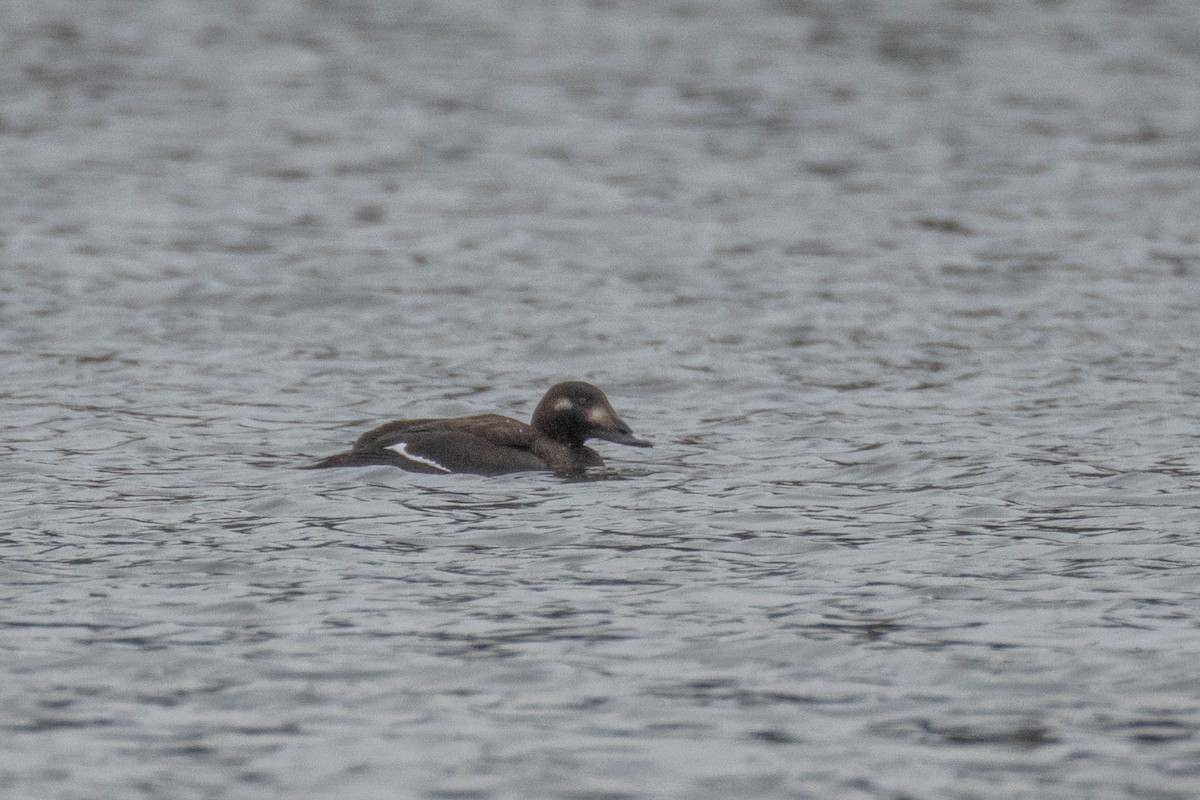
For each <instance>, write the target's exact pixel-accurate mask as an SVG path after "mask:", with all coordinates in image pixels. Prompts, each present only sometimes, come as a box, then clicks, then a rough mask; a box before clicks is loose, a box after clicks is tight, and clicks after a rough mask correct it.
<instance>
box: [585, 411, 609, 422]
mask: <svg viewBox="0 0 1200 800" xmlns="http://www.w3.org/2000/svg"><path fill="white" fill-rule="evenodd" d="M587 418H588V422H591V423H592V424H594V425H612V424H613V420H612V416H611V415H610V414H609V413H608V412H607V411H605V410H604V409H602V408H593V409H590V410H589V411H588V413H587Z"/></svg>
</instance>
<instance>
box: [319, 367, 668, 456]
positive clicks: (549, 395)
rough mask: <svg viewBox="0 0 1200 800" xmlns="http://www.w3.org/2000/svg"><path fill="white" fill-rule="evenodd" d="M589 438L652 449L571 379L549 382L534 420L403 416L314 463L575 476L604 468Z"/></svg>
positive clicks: (592, 391) (601, 399)
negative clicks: (348, 447) (585, 443)
mask: <svg viewBox="0 0 1200 800" xmlns="http://www.w3.org/2000/svg"><path fill="white" fill-rule="evenodd" d="M588 439H604V440H606V441H609V442H616V443H617V444H625V445H630V446H632V447H651V446H652V445H651V443H650V442H647V441H645V440H643V439H638V438H637V437H635V436H634V435H633V431H632V430H631V429H630V427H629V426H628V425H626V424H625V423H624V422H623V421H622V420H621V418H620V417H618V416H617V412H616V411H614V410H613V407H612V405H611V404H610V403H609V402H608V398H607V397H605V396H604V392H602V391H600V390H599V389H598V388H597V387H595V386H593V385H592V384H590V383H584V382H583V381H566V382H564V383H557V384H555V385H554V386H551V387H550V389H549V391H547V392H546V394H545V395H544V396H543V397H542V399H541V401H540V402H539V403H538V404H537V408H535V409H534V411H533V419H532V420H530V424H529V425H526V424H525V423H524V422H519V421H517V420H515V419H512V418H510V417H504V416H501V415H499V414H476V415H474V416H470V417H452V418H440V419H398V420H394V421H392V422H386V423H384V424H383V425H380V426H379V427H377V428H372V429H371V430H369V431H367V432H366V433H364V434H363V435H362V436H359V437H358V439H357V440H356V441H355V442H354V444H353V445H352V446H351V448H350V449H349V450H347V451H345V452H343V453H336V454H334V455H331V456H328V457H326V458H323V459H321V460H320V461H318V462H316V463H315V464H311V465H309V468H310V469H321V468H326V467H366V466H372V465H388V466H393V467H400V468H401V469H406V470H408V471H409V472H423V473H430V474H444V473H454V472H459V473H470V474H475V475H503V474H505V473H509V472H530V471H538V470H549V471H550V472H554V473H558V474H560V475H577V474H580V473H582V472H583V471H584V470H585V469H587V468H588V467H600V466H603V465H604V459H603V458H601V457H600V454H599V453H597V452H596V451H595V450H593V449H592V448H590V447H587V446H586V445H584V442H585V441H587V440H588Z"/></svg>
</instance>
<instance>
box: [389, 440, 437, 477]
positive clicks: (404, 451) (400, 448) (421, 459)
mask: <svg viewBox="0 0 1200 800" xmlns="http://www.w3.org/2000/svg"><path fill="white" fill-rule="evenodd" d="M387 449H388V450H395V451H396V452H397V453H399V454H400V455H402V456H404V457H405V458H407V459H408V460H409V461H416V462H417V463H418V464H424V465H425V466H427V467H433V468H434V469H440V470H441V471H442V472H450V470H448V469H446V468H445V467H443V466H442V465H441V464H439V463H437V462H436V461H434V460H433V459H432V458H426V457H425V456H418V455H415V454H413V453H410V452H408V443H407V442H396V443H395V444H393V445H388V447H387Z"/></svg>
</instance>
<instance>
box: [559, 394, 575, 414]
mask: <svg viewBox="0 0 1200 800" xmlns="http://www.w3.org/2000/svg"><path fill="white" fill-rule="evenodd" d="M574 407H575V404H574V403H572V402H571V398H569V397H560V398H558V399H557V400H555V401H554V410H555V411H566V410H567V409H568V408H574Z"/></svg>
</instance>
